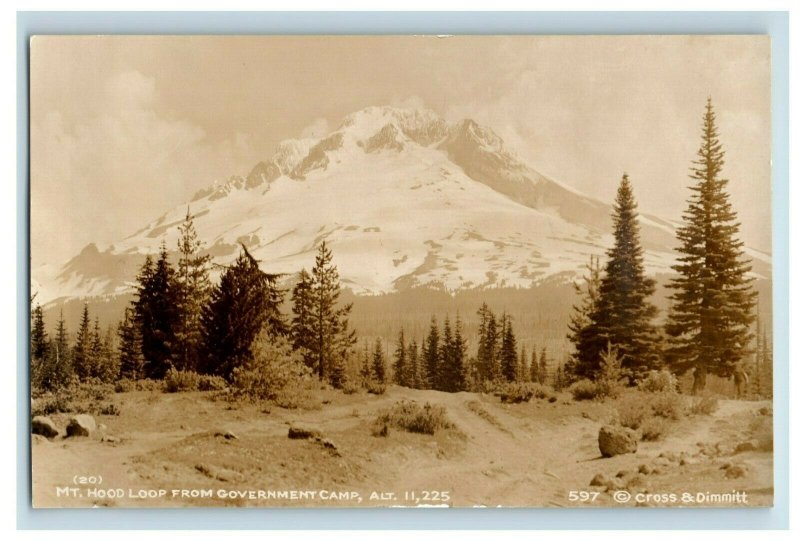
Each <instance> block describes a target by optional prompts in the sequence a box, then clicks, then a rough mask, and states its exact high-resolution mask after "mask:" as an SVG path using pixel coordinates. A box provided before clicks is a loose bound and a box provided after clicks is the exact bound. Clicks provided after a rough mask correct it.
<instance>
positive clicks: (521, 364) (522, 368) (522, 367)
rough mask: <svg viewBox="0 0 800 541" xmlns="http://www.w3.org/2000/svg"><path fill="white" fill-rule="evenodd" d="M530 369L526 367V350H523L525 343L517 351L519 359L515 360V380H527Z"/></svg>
mask: <svg viewBox="0 0 800 541" xmlns="http://www.w3.org/2000/svg"><path fill="white" fill-rule="evenodd" d="M529 378H530V369H529V368H528V352H527V351H525V344H523V345H522V348H521V349H520V352H519V359H518V360H517V376H516V381H529Z"/></svg>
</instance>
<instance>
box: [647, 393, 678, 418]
mask: <svg viewBox="0 0 800 541" xmlns="http://www.w3.org/2000/svg"><path fill="white" fill-rule="evenodd" d="M645 400H646V401H647V402H648V403H649V405H650V409H651V410H652V411H653V415H655V416H656V417H662V418H664V419H671V420H673V421H677V420H678V419H681V418H682V417H683V416H684V415H685V414H686V401H685V399H684V397H683V395H680V394H678V393H648V395H647V397H646V398H645Z"/></svg>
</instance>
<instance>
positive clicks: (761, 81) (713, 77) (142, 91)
mask: <svg viewBox="0 0 800 541" xmlns="http://www.w3.org/2000/svg"><path fill="white" fill-rule="evenodd" d="M769 85H770V57H769V39H768V38H767V37H763V36H560V37H554V36H553V37H547V36H458V37H433V36H393V37H391V36H390V37H383V36H372V37H369V36H358V37H352V36H351V37H333V36H313V37H311V36H294V37H287V36H282V37H281V36H275V37H263V36H262V37H230V36H228V37H222V36H216V37H214V36H196V37H192V36H183V37H169V36H166V37H165V36H158V37H155V36H149V37H148V36H138V37H137V36H124V37H123V36H117V37H112V36H38V37H35V38H33V40H32V43H31V64H30V89H31V90H30V99H31V110H30V122H31V139H30V143H31V252H32V254H31V255H32V264H33V266H34V268H35V267H36V266H37V265H41V264H51V265H60V264H62V263H64V262H65V261H66V260H68V259H69V258H70V257H72V256H74V255H76V254H77V253H78V252H79V251H80V250H81V248H83V247H84V246H85V245H86V244H88V243H90V242H95V243H97V244H98V245H101V246H102V245H106V244H110V243H113V242H114V241H117V240H120V239H122V238H124V237H127V236H128V235H130V234H132V233H133V232H135V231H136V230H138V229H139V228H141V227H142V226H143V225H145V224H146V223H148V222H150V221H151V220H153V219H155V218H157V217H158V216H160V215H161V214H163V213H164V212H165V211H167V210H169V209H171V208H173V207H174V206H176V205H178V204H182V203H185V202H186V201H188V200H189V199H190V198H191V196H192V195H193V194H194V193H195V192H196V191H197V190H199V189H201V188H204V187H206V186H208V185H210V184H211V183H213V182H214V181H222V180H225V179H227V178H228V177H230V176H232V175H246V174H247V173H248V172H249V170H250V169H251V168H252V167H253V166H254V165H255V164H256V163H257V162H259V161H261V160H263V159H266V158H269V157H270V156H271V155H272V153H273V151H274V149H275V146H276V145H277V144H278V143H279V142H280V141H282V140H284V139H289V138H295V137H299V136H303V137H320V136H322V135H324V134H326V133H327V132H328V131H330V130H332V129H335V128H336V127H337V126H338V124H339V123H340V122H341V120H342V119H343V118H344V117H345V116H347V115H348V114H350V113H352V112H354V111H357V110H360V109H363V108H364V107H367V106H370V105H395V106H405V107H418V108H419V107H425V108H428V109H431V110H433V111H435V112H437V113H438V114H440V115H441V116H443V117H444V118H446V119H448V120H453V121H455V120H460V119H463V118H472V119H474V120H476V121H477V122H479V123H481V124H484V125H486V126H488V127H490V128H492V129H493V130H494V131H495V132H497V133H498V134H499V135H500V136H501V137H502V138H503V139H504V140H505V142H506V145H507V147H508V148H510V149H511V150H513V151H514V152H516V153H517V154H518V155H519V156H520V157H522V158H524V159H525V161H526V162H527V163H528V164H529V165H530V166H532V167H533V168H534V169H536V170H538V171H539V172H541V173H543V174H546V175H548V176H550V177H552V178H554V179H556V180H558V181H559V182H562V183H564V184H567V185H569V186H572V187H574V188H576V189H578V190H580V191H581V192H583V193H585V194H587V195H590V196H593V197H596V198H599V199H602V200H605V201H610V200H612V199H613V196H614V193H615V190H616V187H617V184H618V183H619V179H620V177H621V175H622V173H623V172H627V173H628V174H629V175H630V178H631V180H632V182H633V186H634V190H635V195H636V197H637V199H638V201H639V207H640V210H641V211H644V212H649V213H653V214H657V215H659V216H662V217H664V218H668V219H679V218H680V216H681V213H682V211H683V209H684V207H685V201H686V198H687V196H688V194H689V191H688V189H687V187H688V185H689V184H690V183H691V181H690V179H689V177H688V172H689V168H690V166H691V161H692V160H693V159H694V157H695V154H696V152H697V149H698V147H699V145H700V126H701V120H702V118H701V117H702V113H703V108H704V106H705V102H706V99H707V98H708V97H711V98H712V100H713V103H714V106H715V108H716V111H717V120H718V126H719V131H720V138H721V141H722V143H723V145H724V148H725V150H726V151H727V155H726V164H725V167H724V169H723V173H724V175H725V177H726V178H728V179H729V181H730V183H729V190H730V193H731V201H732V203H733V205H734V208H735V210H737V211H738V213H739V217H740V220H741V222H742V231H741V235H742V238H743V240H744V241H745V242H746V243H747V244H748V245H749V246H751V247H754V248H757V249H760V250H762V251H766V252H771V223H770V215H771V212H770V201H771V193H770V118H769V116H770V101H769V100H770V86H769Z"/></svg>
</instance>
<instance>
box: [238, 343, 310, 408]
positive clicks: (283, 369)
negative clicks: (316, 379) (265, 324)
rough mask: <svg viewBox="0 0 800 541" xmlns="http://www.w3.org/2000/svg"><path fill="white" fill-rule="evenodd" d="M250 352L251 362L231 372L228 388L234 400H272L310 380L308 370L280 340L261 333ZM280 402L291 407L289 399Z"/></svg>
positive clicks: (283, 398)
mask: <svg viewBox="0 0 800 541" xmlns="http://www.w3.org/2000/svg"><path fill="white" fill-rule="evenodd" d="M251 351H252V353H253V355H252V358H251V359H250V360H248V361H247V362H246V363H245V364H244V365H242V366H238V367H236V368H234V369H233V374H232V376H231V386H232V389H233V395H234V396H235V397H236V398H244V399H246V400H250V401H253V402H257V401H261V400H274V399H275V398H276V397H278V393H279V392H280V391H282V390H283V389H285V388H286V387H288V386H289V385H298V384H300V383H301V382H304V381H308V380H309V379H310V376H311V369H310V368H308V366H306V365H305V363H304V362H303V358H302V357H301V356H300V354H298V353H297V352H295V351H294V350H293V349H292V347H291V345H290V344H289V342H288V341H287V340H286V339H285V338H283V337H280V338H276V339H273V338H271V337H270V336H269V335H268V334H267V333H266V331H262V332H261V333H260V334H259V335H258V337H257V338H256V340H255V342H254V343H253V347H252V350H251ZM286 394H287V395H288V394H289V393H286ZM282 400H283V401H284V403H287V404H289V403H292V400H291V398H290V397H288V396H283V397H282Z"/></svg>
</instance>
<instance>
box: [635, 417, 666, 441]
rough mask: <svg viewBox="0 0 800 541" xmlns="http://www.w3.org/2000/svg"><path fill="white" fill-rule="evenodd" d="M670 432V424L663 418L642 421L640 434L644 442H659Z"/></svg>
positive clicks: (649, 418) (650, 418)
mask: <svg viewBox="0 0 800 541" xmlns="http://www.w3.org/2000/svg"><path fill="white" fill-rule="evenodd" d="M668 431H669V423H668V422H667V420H666V419H664V418H663V417H648V418H647V419H645V420H644V421H642V426H641V427H640V431H639V432H640V433H641V436H642V440H644V441H658V440H660V439H661V438H663V437H664V436H665V435H666V434H667V432H668Z"/></svg>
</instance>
